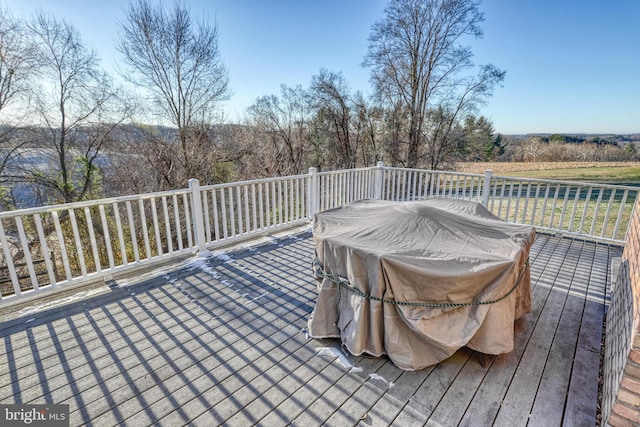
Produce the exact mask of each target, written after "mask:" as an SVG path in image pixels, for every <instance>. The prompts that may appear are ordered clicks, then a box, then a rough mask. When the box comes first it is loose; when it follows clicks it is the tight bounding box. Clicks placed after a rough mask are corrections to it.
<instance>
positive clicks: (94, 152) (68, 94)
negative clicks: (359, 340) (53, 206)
mask: <svg viewBox="0 0 640 427" xmlns="http://www.w3.org/2000/svg"><path fill="white" fill-rule="evenodd" d="M28 29H29V31H30V35H31V37H32V38H33V40H34V42H35V44H36V48H37V54H38V60H39V64H38V70H39V74H38V78H39V81H40V85H39V86H38V88H37V95H36V96H35V98H34V99H35V102H34V108H35V117H37V119H39V122H38V124H37V125H36V126H34V127H33V129H32V131H33V134H34V136H33V138H32V141H33V145H34V149H36V150H37V155H38V156H39V157H41V158H46V157H48V158H49V164H48V165H46V166H39V167H36V168H33V167H32V165H30V164H29V162H24V164H25V166H24V170H23V171H22V173H21V174H17V175H16V176H14V177H13V178H14V179H16V180H26V181H30V182H32V183H35V184H36V185H39V186H41V187H44V188H47V189H49V190H51V192H50V193H48V198H49V200H46V201H47V202H60V201H62V202H74V201H78V200H83V199H86V198H89V197H91V196H93V195H94V194H92V192H94V191H95V190H99V185H98V184H99V167H98V161H99V156H100V154H101V152H102V149H103V148H104V147H105V144H107V143H108V142H109V141H110V140H111V135H112V133H113V131H114V129H115V128H116V127H117V126H118V124H120V123H121V122H122V121H123V120H125V119H126V118H128V117H129V116H130V114H131V108H130V105H128V104H127V103H124V102H123V98H121V97H120V96H119V95H118V93H117V91H116V90H115V89H114V88H113V86H112V83H111V80H110V79H109V77H108V76H107V75H106V74H105V73H104V72H103V71H101V70H100V68H99V58H98V56H97V54H96V53H95V51H93V50H90V49H87V48H86V47H85V46H84V44H83V43H82V40H81V38H80V35H79V34H78V32H77V30H76V29H75V27H74V26H73V25H71V24H70V23H69V22H66V21H62V22H60V21H57V20H56V19H55V18H54V17H53V16H51V15H47V14H45V13H42V12H41V13H38V14H37V15H36V16H35V18H34V19H33V21H32V22H30V23H29V24H28Z"/></svg>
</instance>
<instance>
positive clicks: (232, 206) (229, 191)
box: [227, 187, 237, 237]
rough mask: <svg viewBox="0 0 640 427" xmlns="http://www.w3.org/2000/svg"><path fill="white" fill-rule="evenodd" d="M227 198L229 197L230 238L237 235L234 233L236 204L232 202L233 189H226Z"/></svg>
mask: <svg viewBox="0 0 640 427" xmlns="http://www.w3.org/2000/svg"><path fill="white" fill-rule="evenodd" d="M227 196H228V197H229V224H230V225H231V230H230V231H231V237H235V236H236V235H237V231H236V204H235V200H233V188H232V187H227Z"/></svg>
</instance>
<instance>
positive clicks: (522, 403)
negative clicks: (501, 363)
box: [494, 240, 577, 426]
mask: <svg viewBox="0 0 640 427" xmlns="http://www.w3.org/2000/svg"><path fill="white" fill-rule="evenodd" d="M573 246H574V245H573V242H571V241H568V240H563V241H561V242H560V244H559V245H558V249H564V250H563V251H562V253H558V252H556V254H557V256H554V257H552V258H551V259H550V260H549V263H548V265H549V266H552V268H551V269H550V270H545V274H543V275H542V276H541V277H540V279H539V280H538V283H537V285H536V287H539V286H550V287H551V292H549V296H548V297H547V299H546V302H545V303H544V307H543V309H542V312H541V313H540V317H539V318H538V321H537V322H536V325H535V328H534V330H533V333H532V335H531V338H530V339H529V342H528V343H527V348H526V349H525V352H524V354H523V355H522V358H521V360H520V363H519V364H518V368H517V369H516V372H515V374H514V377H513V379H512V381H511V384H510V385H509V389H508V390H507V393H506V395H505V397H504V400H503V401H502V404H501V406H500V410H499V411H498V414H497V416H496V419H495V420H494V424H495V425H497V426H520V425H526V423H527V421H528V419H529V413H530V409H531V407H532V405H533V402H534V400H535V396H536V394H537V392H538V385H539V382H540V378H541V375H542V372H543V370H544V366H545V363H546V360H547V357H548V353H549V349H550V347H551V343H552V339H553V336H554V334H555V330H556V325H557V324H558V322H559V319H560V315H561V313H562V308H563V307H564V302H565V299H566V295H567V292H566V291H567V289H568V283H567V282H566V280H565V279H566V278H565V277H563V274H561V273H562V271H563V270H562V269H561V267H564V268H565V269H568V268H571V271H573V270H575V267H576V265H577V258H576V255H575V248H573V250H572V247H573ZM561 255H562V256H561ZM565 271H566V270H565ZM556 286H557V287H558V288H557V289H556Z"/></svg>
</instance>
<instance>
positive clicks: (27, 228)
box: [0, 162, 638, 301]
mask: <svg viewBox="0 0 640 427" xmlns="http://www.w3.org/2000/svg"><path fill="white" fill-rule="evenodd" d="M637 196H638V189H636V188H635V187H622V186H612V185H597V184H585V183H572V182H562V181H551V180H531V179H523V178H511V177H499V176H493V175H492V173H491V172H490V171H487V173H485V174H484V175H477V174H465V173H458V172H443V171H428V170H416V169H401V168H391V167H385V166H384V165H383V164H382V163H381V162H380V163H379V164H378V165H377V166H376V167H372V168H361V169H351V170H342V171H331V172H317V171H316V170H315V169H314V168H311V169H310V170H309V173H308V174H304V175H297V176H288V177H280V178H268V179H259V180H252V181H243V182H235V183H226V184H216V185H207V186H200V185H199V183H198V181H197V180H190V181H189V188H187V189H182V190H175V191H167V192H159V193H150V194H141V195H133V196H125V197H117V198H111V199H102V200H93V201H87V202H81V203H72V204H65V205H56V206H46V207H41V208H33V209H23V210H16V211H8V212H1V213H0V253H1V256H0V299H1V300H2V301H11V300H15V299H17V298H19V297H21V296H27V295H32V294H34V293H39V292H40V291H43V290H46V289H57V288H61V287H64V286H66V285H69V284H75V283H81V282H83V281H91V280H98V279H102V278H108V277H110V276H111V275H112V274H114V273H117V272H120V271H123V270H127V269H131V268H132V267H136V266H145V265H152V264H154V263H156V262H158V261H161V260H165V259H169V258H172V257H176V256H181V255H185V254H189V253H194V252H198V251H203V250H205V249H207V248H211V247H214V246H215V245H218V244H224V243H226V242H231V241H234V240H237V239H241V238H247V237H251V236H255V235H257V234H260V233H268V232H272V231H274V230H277V229H280V228H283V227H288V226H292V225H296V224H302V223H305V222H307V221H308V220H309V219H310V218H312V216H313V214H314V213H316V212H318V211H324V210H327V209H331V208H334V207H338V206H341V205H343V204H345V203H349V202H352V201H354V200H359V199H366V198H376V199H384V200H395V201H408V200H422V199H426V198H431V197H448V198H458V199H466V200H473V201H477V202H479V203H482V204H483V205H484V206H486V207H487V208H488V209H489V210H491V211H492V212H493V213H494V214H496V215H497V216H499V217H500V218H501V219H503V220H505V221H509V222H518V223H525V224H531V225H534V226H536V227H537V228H538V229H540V230H548V231H552V232H561V233H569V234H572V235H576V236H581V237H583V238H590V239H600V240H605V241H609V242H612V243H617V244H623V243H624V238H625V234H626V230H627V228H628V224H629V218H630V217H631V213H632V211H633V206H634V203H635V200H636V199H637Z"/></svg>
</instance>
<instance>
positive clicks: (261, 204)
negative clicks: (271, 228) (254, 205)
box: [258, 183, 268, 230]
mask: <svg viewBox="0 0 640 427" xmlns="http://www.w3.org/2000/svg"><path fill="white" fill-rule="evenodd" d="M267 187H268V185H267ZM258 196H259V197H258V212H259V213H260V229H261V230H262V229H264V201H263V199H264V192H263V189H262V183H260V184H258Z"/></svg>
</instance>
